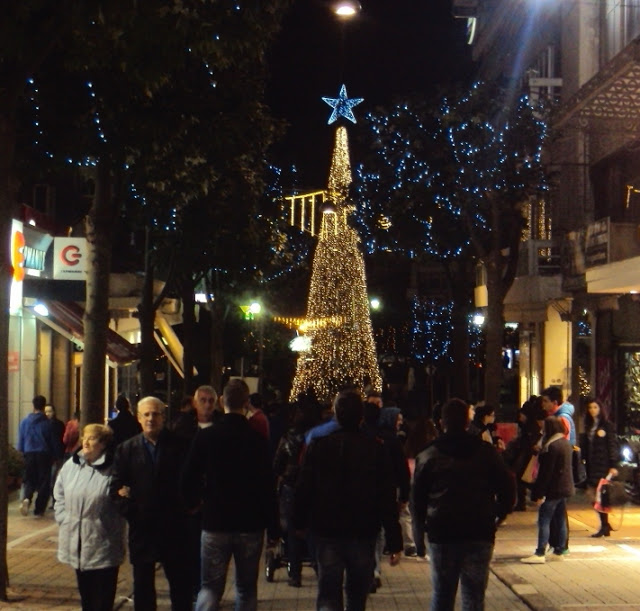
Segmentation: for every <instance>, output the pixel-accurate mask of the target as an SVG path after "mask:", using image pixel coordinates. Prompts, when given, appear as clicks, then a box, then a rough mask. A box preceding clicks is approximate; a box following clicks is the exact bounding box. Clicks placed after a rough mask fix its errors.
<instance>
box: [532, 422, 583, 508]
mask: <svg viewBox="0 0 640 611" xmlns="http://www.w3.org/2000/svg"><path fill="white" fill-rule="evenodd" d="M572 455H573V446H572V445H571V444H570V443H569V442H568V441H567V440H566V439H565V438H564V436H563V435H562V434H561V433H558V434H556V435H554V436H553V437H551V439H549V440H548V441H546V442H545V443H544V445H543V446H542V451H541V452H540V454H539V456H538V461H539V466H538V477H537V478H536V481H535V483H534V484H533V489H532V490H531V500H532V501H536V500H538V499H541V498H543V497H545V498H547V499H549V500H553V499H561V498H569V497H570V496H572V495H573V493H574V492H575V489H574V487H573V468H572V463H571V460H572Z"/></svg>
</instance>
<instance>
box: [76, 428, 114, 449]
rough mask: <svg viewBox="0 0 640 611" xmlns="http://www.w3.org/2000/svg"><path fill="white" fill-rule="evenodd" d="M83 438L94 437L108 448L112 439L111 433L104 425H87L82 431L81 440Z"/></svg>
mask: <svg viewBox="0 0 640 611" xmlns="http://www.w3.org/2000/svg"><path fill="white" fill-rule="evenodd" d="M85 437H96V438H97V439H98V441H99V442H100V443H102V444H104V445H105V446H108V445H109V443H111V440H112V439H113V431H112V430H111V427H109V426H107V425H106V424H87V425H86V426H85V427H84V428H83V429H82V439H84V438H85Z"/></svg>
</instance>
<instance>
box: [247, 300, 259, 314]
mask: <svg viewBox="0 0 640 611" xmlns="http://www.w3.org/2000/svg"><path fill="white" fill-rule="evenodd" d="M260 310H262V306H261V305H260V304H259V303H258V302H257V301H254V302H253V303H252V304H251V305H250V306H249V312H251V313H252V314H260Z"/></svg>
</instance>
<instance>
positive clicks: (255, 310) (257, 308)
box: [248, 301, 264, 393]
mask: <svg viewBox="0 0 640 611" xmlns="http://www.w3.org/2000/svg"><path fill="white" fill-rule="evenodd" d="M261 312H262V305H261V304H260V302H258V301H252V302H251V303H250V304H249V306H248V313H249V317H250V319H251V320H255V319H256V317H257V319H258V392H259V393H261V392H262V377H263V376H262V367H263V362H264V316H261V315H260V314H261Z"/></svg>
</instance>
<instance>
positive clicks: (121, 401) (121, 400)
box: [116, 395, 131, 412]
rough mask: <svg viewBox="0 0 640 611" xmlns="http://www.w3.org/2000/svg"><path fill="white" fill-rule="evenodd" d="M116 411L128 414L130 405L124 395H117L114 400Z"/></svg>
mask: <svg viewBox="0 0 640 611" xmlns="http://www.w3.org/2000/svg"><path fill="white" fill-rule="evenodd" d="M116 410H117V411H118V412H130V411H131V403H129V399H127V397H125V396H124V395H118V397H117V398H116Z"/></svg>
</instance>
